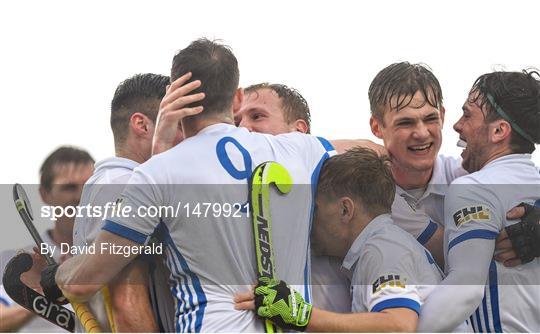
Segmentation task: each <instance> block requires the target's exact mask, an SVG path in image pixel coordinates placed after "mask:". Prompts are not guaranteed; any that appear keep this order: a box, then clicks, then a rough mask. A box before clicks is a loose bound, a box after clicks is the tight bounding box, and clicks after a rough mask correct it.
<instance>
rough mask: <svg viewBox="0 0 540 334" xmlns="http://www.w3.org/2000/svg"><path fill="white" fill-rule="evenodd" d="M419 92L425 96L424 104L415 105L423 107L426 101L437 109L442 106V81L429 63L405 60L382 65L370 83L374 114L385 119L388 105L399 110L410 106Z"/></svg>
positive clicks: (372, 112)
mask: <svg viewBox="0 0 540 334" xmlns="http://www.w3.org/2000/svg"><path fill="white" fill-rule="evenodd" d="M416 92H420V93H421V94H422V96H423V99H424V102H423V103H422V104H421V105H419V106H416V105H415V107H416V108H422V107H423V106H424V105H425V104H426V103H428V104H429V105H430V106H432V107H434V108H437V109H438V108H440V107H441V106H442V102H443V95H442V90H441V85H440V84H439V80H437V78H436V77H435V75H434V74H433V73H432V72H431V70H430V69H429V67H427V65H425V64H411V63H409V62H401V63H395V64H392V65H390V66H388V67H386V68H384V69H382V70H381V71H380V72H379V73H378V74H377V75H376V76H375V78H374V79H373V81H372V82H371V85H370V86H369V91H368V96H369V103H370V107H371V115H373V117H374V118H376V119H377V120H379V121H380V122H383V119H384V113H385V111H386V110H387V108H389V110H390V111H396V112H397V111H399V110H401V109H403V108H406V107H407V106H409V105H410V104H411V102H412V100H413V97H414V94H416Z"/></svg>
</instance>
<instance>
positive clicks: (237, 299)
mask: <svg viewBox="0 0 540 334" xmlns="http://www.w3.org/2000/svg"><path fill="white" fill-rule="evenodd" d="M253 290H255V286H253V287H252V289H251V290H249V291H246V292H239V293H237V294H236V295H234V309H235V310H255V294H254V292H253Z"/></svg>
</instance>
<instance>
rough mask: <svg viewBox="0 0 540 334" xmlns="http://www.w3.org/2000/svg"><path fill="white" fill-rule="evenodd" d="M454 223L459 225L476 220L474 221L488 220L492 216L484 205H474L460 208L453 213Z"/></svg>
mask: <svg viewBox="0 0 540 334" xmlns="http://www.w3.org/2000/svg"><path fill="white" fill-rule="evenodd" d="M453 217H454V223H455V224H456V226H457V227H460V226H461V225H463V224H465V223H467V222H469V221H471V220H474V221H487V220H489V219H490V218H491V215H490V214H489V209H488V208H487V207H485V206H484V205H480V204H478V205H474V206H469V207H465V208H462V209H459V210H458V211H456V212H455V213H454V215H453Z"/></svg>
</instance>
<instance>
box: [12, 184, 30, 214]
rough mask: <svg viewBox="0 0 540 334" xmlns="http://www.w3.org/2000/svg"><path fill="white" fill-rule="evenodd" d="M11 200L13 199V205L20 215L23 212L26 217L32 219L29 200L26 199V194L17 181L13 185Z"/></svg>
mask: <svg viewBox="0 0 540 334" xmlns="http://www.w3.org/2000/svg"><path fill="white" fill-rule="evenodd" d="M13 201H15V206H16V207H17V211H18V212H19V214H20V215H21V216H22V215H23V214H26V215H27V216H28V218H30V220H34V216H33V212H32V207H31V206H30V200H29V199H28V195H27V194H26V191H25V190H24V188H23V186H21V185H20V184H18V183H15V184H14V185H13Z"/></svg>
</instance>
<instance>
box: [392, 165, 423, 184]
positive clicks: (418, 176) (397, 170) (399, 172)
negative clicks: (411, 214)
mask: <svg viewBox="0 0 540 334" xmlns="http://www.w3.org/2000/svg"><path fill="white" fill-rule="evenodd" d="M392 175H393V176H394V180H395V181H396V184H397V185H398V186H400V187H401V188H402V189H404V190H409V189H419V188H425V187H426V186H427V185H428V184H429V181H430V180H431V176H432V175H433V167H432V168H430V169H428V170H422V171H418V170H411V169H404V168H401V167H400V166H397V165H395V164H392Z"/></svg>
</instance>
